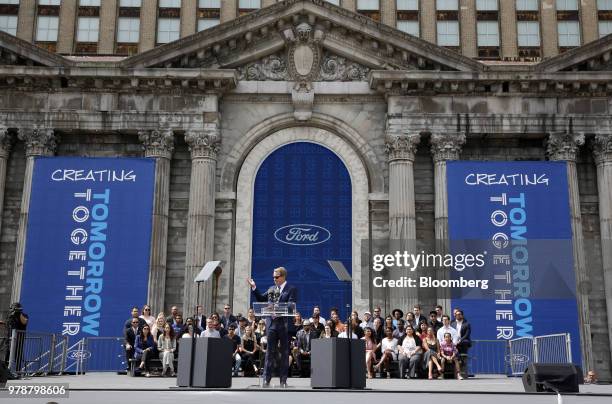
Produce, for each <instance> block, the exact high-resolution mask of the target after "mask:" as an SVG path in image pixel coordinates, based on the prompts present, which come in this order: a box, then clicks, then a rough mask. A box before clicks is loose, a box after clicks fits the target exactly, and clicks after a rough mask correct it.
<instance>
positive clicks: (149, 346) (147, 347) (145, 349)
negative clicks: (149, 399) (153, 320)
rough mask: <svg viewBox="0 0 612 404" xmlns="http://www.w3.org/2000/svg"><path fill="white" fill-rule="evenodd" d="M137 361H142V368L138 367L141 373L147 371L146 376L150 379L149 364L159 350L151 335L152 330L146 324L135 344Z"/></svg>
mask: <svg viewBox="0 0 612 404" xmlns="http://www.w3.org/2000/svg"><path fill="white" fill-rule="evenodd" d="M134 345H135V348H136V355H134V357H135V358H136V360H140V366H139V367H138V368H139V369H140V370H141V371H142V370H144V371H145V376H146V377H150V376H151V374H150V373H149V362H150V360H151V358H152V357H153V356H154V355H155V354H156V353H157V348H156V345H155V341H154V340H153V336H152V335H151V328H150V327H149V325H148V324H145V325H144V326H143V327H142V329H141V330H140V332H139V333H138V335H137V336H136V342H135V344H134Z"/></svg>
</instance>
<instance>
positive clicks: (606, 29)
mask: <svg viewBox="0 0 612 404" xmlns="http://www.w3.org/2000/svg"><path fill="white" fill-rule="evenodd" d="M610 34H612V21H599V37H600V38H603V37H604V36H606V35H610Z"/></svg>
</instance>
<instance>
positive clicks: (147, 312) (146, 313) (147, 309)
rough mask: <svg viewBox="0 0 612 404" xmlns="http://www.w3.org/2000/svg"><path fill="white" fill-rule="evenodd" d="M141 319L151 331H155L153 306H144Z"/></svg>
mask: <svg viewBox="0 0 612 404" xmlns="http://www.w3.org/2000/svg"><path fill="white" fill-rule="evenodd" d="M140 318H142V319H143V320H144V321H145V322H146V323H147V324H148V325H149V329H153V324H155V317H154V316H152V315H151V306H149V305H148V304H145V305H144V306H142V314H141V315H140Z"/></svg>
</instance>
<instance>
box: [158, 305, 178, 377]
mask: <svg viewBox="0 0 612 404" xmlns="http://www.w3.org/2000/svg"><path fill="white" fill-rule="evenodd" d="M162 319H163V317H162ZM157 350H158V351H159V359H160V360H161V363H162V376H166V374H167V372H168V371H170V375H171V376H172V377H174V376H176V374H175V373H174V353H175V352H176V339H174V330H173V329H172V327H170V324H166V325H165V326H164V332H163V334H162V335H161V336H160V337H159V338H158V339H157Z"/></svg>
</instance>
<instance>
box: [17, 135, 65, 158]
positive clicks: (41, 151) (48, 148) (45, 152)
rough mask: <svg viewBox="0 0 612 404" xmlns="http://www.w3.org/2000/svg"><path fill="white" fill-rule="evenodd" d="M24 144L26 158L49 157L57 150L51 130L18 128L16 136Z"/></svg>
mask: <svg viewBox="0 0 612 404" xmlns="http://www.w3.org/2000/svg"><path fill="white" fill-rule="evenodd" d="M17 136H18V138H19V140H22V141H23V142H24V143H25V147H26V157H33V156H51V155H53V154H54V153H55V149H56V148H57V141H58V139H57V137H56V136H55V132H54V131H53V129H46V128H20V129H19V134H18V135H17Z"/></svg>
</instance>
